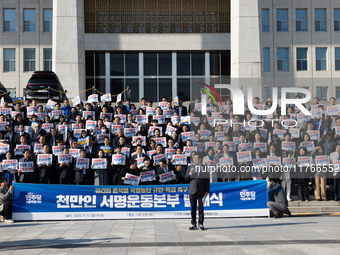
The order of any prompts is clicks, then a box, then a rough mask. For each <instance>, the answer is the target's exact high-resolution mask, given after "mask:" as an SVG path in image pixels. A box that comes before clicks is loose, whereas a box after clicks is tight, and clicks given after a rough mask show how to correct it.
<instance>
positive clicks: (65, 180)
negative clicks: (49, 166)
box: [57, 157, 75, 184]
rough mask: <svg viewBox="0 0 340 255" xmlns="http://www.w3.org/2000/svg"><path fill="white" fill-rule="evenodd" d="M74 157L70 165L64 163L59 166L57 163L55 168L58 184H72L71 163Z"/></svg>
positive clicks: (72, 172)
mask: <svg viewBox="0 0 340 255" xmlns="http://www.w3.org/2000/svg"><path fill="white" fill-rule="evenodd" d="M74 161H75V159H74V158H73V157H72V163H71V165H70V166H67V165H66V164H65V165H64V166H60V164H59V163H58V164H57V170H58V172H59V183H60V184H74V180H73V179H74V171H73V164H74Z"/></svg>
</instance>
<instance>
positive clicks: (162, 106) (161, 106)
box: [158, 102, 168, 110]
mask: <svg viewBox="0 0 340 255" xmlns="http://www.w3.org/2000/svg"><path fill="white" fill-rule="evenodd" d="M167 103H168V102H159V103H158V106H159V107H160V108H161V109H162V110H165V109H166V108H167V107H166V105H167Z"/></svg>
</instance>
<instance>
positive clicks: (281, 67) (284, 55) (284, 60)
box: [277, 48, 289, 71]
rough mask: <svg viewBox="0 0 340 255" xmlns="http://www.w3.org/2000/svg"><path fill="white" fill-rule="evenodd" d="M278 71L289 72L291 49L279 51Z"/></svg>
mask: <svg viewBox="0 0 340 255" xmlns="http://www.w3.org/2000/svg"><path fill="white" fill-rule="evenodd" d="M277 70H278V71H289V49H288V48H281V49H277Z"/></svg>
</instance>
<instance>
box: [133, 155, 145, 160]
mask: <svg viewBox="0 0 340 255" xmlns="http://www.w3.org/2000/svg"><path fill="white" fill-rule="evenodd" d="M146 156H147V155H146V154H144V153H142V157H146ZM132 159H135V160H137V154H135V155H133V156H132Z"/></svg>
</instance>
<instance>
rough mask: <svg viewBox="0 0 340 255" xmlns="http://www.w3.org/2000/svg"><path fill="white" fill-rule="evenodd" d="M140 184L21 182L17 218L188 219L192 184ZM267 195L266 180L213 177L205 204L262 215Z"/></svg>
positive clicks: (219, 210)
mask: <svg viewBox="0 0 340 255" xmlns="http://www.w3.org/2000/svg"><path fill="white" fill-rule="evenodd" d="M136 179H138V176H137V178H136ZM137 188H138V186H92V188H91V189H89V187H88V186H85V185H49V184H27V183H17V184H16V187H15V189H14V190H13V199H12V201H13V219H14V220H25V221H30V220H80V219H82V220H88V219H92V220H95V219H153V218H171V219H173V218H174V217H177V218H186V219H188V218H189V219H190V213H188V212H189V210H190V199H189V195H188V192H189V185H188V184H179V185H172V186H171V187H169V185H150V186H148V189H150V191H147V189H144V188H143V189H140V190H139V189H137ZM137 190H139V191H137ZM146 197H147V198H148V199H145V198H146ZM267 201H268V191H267V182H266V181H265V180H258V181H253V180H251V181H242V182H220V183H211V184H210V193H209V195H208V196H207V197H206V200H205V204H204V210H205V212H207V214H206V217H210V218H212V217H213V218H216V217H217V218H219V217H261V216H268V214H269V210H268V207H267V205H266V203H267ZM130 205H134V206H133V207H131V206H130ZM150 212H152V213H150ZM174 215H176V216H174Z"/></svg>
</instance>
